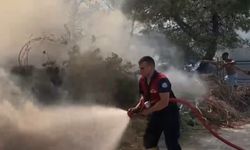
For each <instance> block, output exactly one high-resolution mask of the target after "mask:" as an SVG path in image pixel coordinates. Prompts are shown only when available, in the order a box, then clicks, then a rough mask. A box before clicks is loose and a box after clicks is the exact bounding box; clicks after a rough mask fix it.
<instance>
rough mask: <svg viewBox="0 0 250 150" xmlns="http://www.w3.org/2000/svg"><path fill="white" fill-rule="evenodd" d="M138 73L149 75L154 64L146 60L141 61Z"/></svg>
mask: <svg viewBox="0 0 250 150" xmlns="http://www.w3.org/2000/svg"><path fill="white" fill-rule="evenodd" d="M139 67H140V74H141V75H142V76H144V77H149V76H150V75H151V73H152V71H154V66H153V65H150V64H148V63H147V62H142V63H141V64H140V65H139Z"/></svg>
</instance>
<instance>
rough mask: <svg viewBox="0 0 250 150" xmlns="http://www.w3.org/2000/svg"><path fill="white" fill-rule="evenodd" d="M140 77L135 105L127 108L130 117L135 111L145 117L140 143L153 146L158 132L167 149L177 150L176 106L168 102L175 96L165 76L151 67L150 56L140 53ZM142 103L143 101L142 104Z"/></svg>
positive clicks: (157, 137)
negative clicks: (145, 125)
mask: <svg viewBox="0 0 250 150" xmlns="http://www.w3.org/2000/svg"><path fill="white" fill-rule="evenodd" d="M139 67H140V74H141V78H140V80H139V92H140V95H141V98H140V100H139V102H138V104H137V105H136V106H135V107H132V108H130V109H129V110H128V115H129V116H130V117H133V116H134V115H135V114H136V113H139V114H140V115H143V116H146V117H147V118H148V123H147V127H146V130H145V134H144V138H143V143H144V147H145V149H146V150H154V149H157V145H158V141H159V139H160V136H161V134H162V133H164V136H165V143H166V146H167V148H168V150H181V147H180V144H179V142H178V139H179V136H180V119H179V107H178V106H177V104H176V103H172V102H169V99H170V98H175V95H174V93H173V91H172V89H171V83H170V82H169V80H168V78H167V77H166V76H165V75H164V74H162V73H160V72H157V71H156V70H155V62H154V59H153V58H152V57H150V56H144V57H142V58H141V59H140V60H139ZM145 104H146V105H145Z"/></svg>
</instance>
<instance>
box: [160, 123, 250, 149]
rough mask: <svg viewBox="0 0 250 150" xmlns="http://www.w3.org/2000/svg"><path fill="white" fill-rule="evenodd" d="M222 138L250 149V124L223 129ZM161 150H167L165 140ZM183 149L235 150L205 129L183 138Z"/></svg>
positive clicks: (161, 142) (161, 143) (220, 131)
mask: <svg viewBox="0 0 250 150" xmlns="http://www.w3.org/2000/svg"><path fill="white" fill-rule="evenodd" d="M218 132H219V134H220V135H222V137H224V138H225V139H227V140H229V141H230V142H232V143H233V144H236V145H238V146H240V147H241V148H243V149H245V150H248V149H250V142H249V141H250V124H247V125H243V126H240V127H239V128H237V129H229V128H222V129H221V130H219V131H218ZM159 146H160V150H167V149H166V148H165V145H164V142H163V138H162V139H161V141H160V143H159ZM181 146H182V149H185V150H201V149H203V150H234V148H231V147H229V146H227V145H226V144H224V143H223V142H221V141H219V140H218V139H217V138H215V137H213V136H212V135H211V134H210V133H208V132H207V131H206V130H205V129H201V130H195V131H194V132H192V133H190V134H189V135H186V137H182V139H181Z"/></svg>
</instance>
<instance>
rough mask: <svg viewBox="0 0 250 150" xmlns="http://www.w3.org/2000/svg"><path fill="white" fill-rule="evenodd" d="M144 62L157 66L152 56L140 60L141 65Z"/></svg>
mask: <svg viewBox="0 0 250 150" xmlns="http://www.w3.org/2000/svg"><path fill="white" fill-rule="evenodd" d="M143 62H146V63H148V64H150V65H153V66H155V61H154V59H153V58H152V57H151V56H143V57H142V58H141V59H140V60H139V62H138V63H139V65H140V64H142V63H143Z"/></svg>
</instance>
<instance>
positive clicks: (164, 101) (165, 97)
mask: <svg viewBox="0 0 250 150" xmlns="http://www.w3.org/2000/svg"><path fill="white" fill-rule="evenodd" d="M159 95H160V100H159V101H158V102H157V103H156V104H155V105H153V106H152V107H150V108H148V109H144V110H143V111H142V112H141V114H142V115H145V116H147V115H149V114H151V113H153V112H155V111H160V110H162V109H163V108H165V107H167V106H168V103H169V95H170V94H169V92H164V93H160V94H159Z"/></svg>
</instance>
